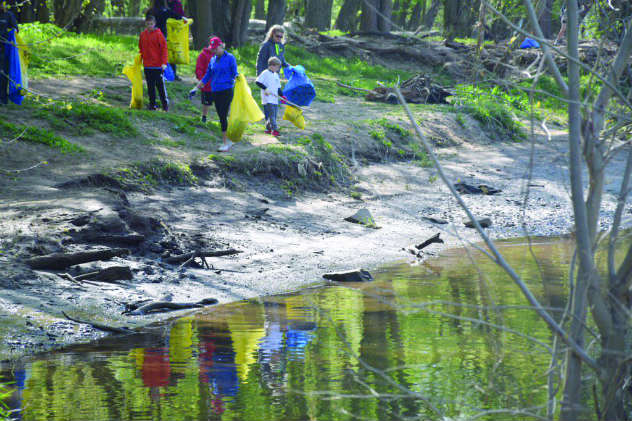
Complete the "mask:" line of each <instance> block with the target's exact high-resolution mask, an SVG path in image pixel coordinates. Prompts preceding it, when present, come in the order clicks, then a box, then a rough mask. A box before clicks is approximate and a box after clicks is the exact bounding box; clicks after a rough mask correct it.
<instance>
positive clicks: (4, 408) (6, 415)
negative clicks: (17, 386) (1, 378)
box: [0, 382, 14, 421]
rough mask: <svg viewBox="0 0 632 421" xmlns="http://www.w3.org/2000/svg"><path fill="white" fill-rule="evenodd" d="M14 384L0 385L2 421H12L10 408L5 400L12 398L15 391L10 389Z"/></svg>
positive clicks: (0, 417) (0, 414) (0, 415)
mask: <svg viewBox="0 0 632 421" xmlns="http://www.w3.org/2000/svg"><path fill="white" fill-rule="evenodd" d="M13 383H14V382H6V383H0V421H8V420H10V419H11V413H10V412H9V406H8V405H7V404H6V403H5V400H6V399H8V398H9V397H11V395H12V394H13V390H12V389H10V388H9V386H10V385H12V384H13Z"/></svg>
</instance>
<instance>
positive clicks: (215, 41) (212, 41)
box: [208, 37, 222, 50]
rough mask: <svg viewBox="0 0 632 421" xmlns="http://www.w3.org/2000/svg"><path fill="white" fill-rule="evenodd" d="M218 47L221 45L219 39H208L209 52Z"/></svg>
mask: <svg viewBox="0 0 632 421" xmlns="http://www.w3.org/2000/svg"><path fill="white" fill-rule="evenodd" d="M220 45H222V40H221V39H219V37H213V38H211V39H210V41H209V42H208V47H209V48H210V49H211V50H214V49H216V48H217V47H219V46H220Z"/></svg>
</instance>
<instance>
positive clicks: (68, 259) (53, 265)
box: [26, 248, 130, 270]
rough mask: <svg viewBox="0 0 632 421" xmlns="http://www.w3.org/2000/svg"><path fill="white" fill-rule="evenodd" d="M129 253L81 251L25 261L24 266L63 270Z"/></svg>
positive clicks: (126, 251) (118, 249)
mask: <svg viewBox="0 0 632 421" xmlns="http://www.w3.org/2000/svg"><path fill="white" fill-rule="evenodd" d="M129 253H130V251H129V249H125V248H112V249H104V250H96V251H82V252H77V253H53V254H47V255H45V256H38V257H32V258H30V259H27V260H26V264H27V265H29V266H30V267H31V268H32V269H49V270H63V269H66V268H68V267H70V266H74V265H79V264H81V263H88V262H94V261H98V260H109V259H111V258H112V257H120V256H125V255H127V254H129Z"/></svg>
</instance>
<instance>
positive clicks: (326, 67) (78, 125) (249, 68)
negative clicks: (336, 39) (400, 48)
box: [0, 24, 556, 193]
mask: <svg viewBox="0 0 632 421" xmlns="http://www.w3.org/2000/svg"><path fill="white" fill-rule="evenodd" d="M22 36H23V37H24V39H25V41H26V42H28V43H29V44H31V64H30V70H29V71H30V77H31V78H33V79H38V78H58V79H63V78H67V77H73V76H92V77H95V78H97V77H105V78H108V77H109V78H111V77H114V76H117V75H120V71H121V69H122V67H123V65H124V64H125V63H126V62H130V61H132V60H133V58H134V56H135V55H136V54H137V38H136V37H132V36H96V35H90V34H86V35H78V34H74V33H68V32H64V31H62V30H60V29H59V28H57V27H55V26H53V25H41V24H33V25H24V26H23V28H22ZM232 53H233V54H234V55H235V56H236V58H237V61H238V63H239V71H240V73H242V74H245V75H246V76H254V69H255V60H256V54H257V46H256V45H246V46H243V47H241V48H239V49H236V50H232ZM287 55H288V57H291V58H292V62H293V63H300V64H302V65H303V66H305V68H306V69H308V74H309V76H310V77H311V78H312V80H313V81H314V83H315V85H316V89H317V93H318V97H317V101H320V102H325V103H335V101H336V98H337V97H338V98H340V96H341V95H351V96H355V95H358V94H357V93H355V92H352V91H349V90H346V89H343V88H339V87H338V86H336V84H335V82H336V80H338V79H344V81H345V83H351V84H353V85H355V86H358V87H364V88H372V87H374V86H375V84H376V81H380V82H382V83H385V84H392V83H394V82H395V81H396V80H397V79H398V78H399V79H400V80H405V79H406V78H408V77H409V76H411V75H410V74H409V73H407V72H404V71H395V72H393V71H392V70H389V69H385V68H382V67H380V66H373V65H368V64H367V63H365V62H362V61H360V60H357V59H347V58H339V57H335V58H334V57H324V58H323V57H320V56H317V55H315V54H312V53H310V52H308V51H306V50H303V49H301V48H297V47H294V46H292V45H289V46H288V48H287ZM191 57H192V63H191V64H189V65H181V66H179V70H178V72H179V73H180V74H182V75H192V74H193V69H194V62H195V57H197V52H195V51H194V52H192V53H191ZM189 88H190V86H189V84H185V83H173V84H170V85H169V88H168V90H169V95H170V96H171V97H172V98H177V100H176V101H173V102H172V107H171V109H170V112H169V113H168V114H167V113H161V112H149V111H144V110H129V109H128V108H127V106H126V105H127V103H128V101H129V88H128V87H125V86H117V87H114V86H105V87H104V89H87V90H86V91H85V92H84V93H83V95H82V97H81V98H80V100H78V99H77V98H74V99H72V98H65V99H64V98H60V97H58V96H50V97H46V96H38V95H30V96H28V97H27V98H26V99H25V101H24V104H23V106H22V108H21V109H20V111H21V113H22V114H21V115H23V116H24V118H23V120H24V121H25V124H16V123H15V122H11V121H9V120H10V118H9V117H7V118H4V117H0V124H2V126H3V127H5V128H6V129H8V132H9V133H10V135H12V136H16V135H17V134H19V133H20V132H21V131H22V130H24V128H25V127H28V130H27V131H26V132H25V133H26V134H27V135H25V136H23V140H27V141H36V142H40V143H45V144H47V145H48V146H51V147H54V148H57V149H59V150H61V151H62V152H64V153H74V154H77V153H78V154H82V153H83V154H86V153H97V154H98V151H96V150H95V148H94V145H93V147H92V149H90V148H88V152H86V151H85V148H84V146H85V145H84V146H82V145H81V143H83V140H85V139H86V138H87V137H90V136H95V135H103V136H105V137H106V138H108V139H110V140H111V141H112V142H114V144H115V145H119V146H122V145H123V143H124V142H129V141H133V142H135V143H137V144H139V145H145V146H147V148H153V150H155V152H154V153H153V156H152V160H151V162H150V164H147V162H142V160H141V161H138V162H137V161H135V160H133V159H129V160H127V161H122V162H120V166H116V167H112V168H111V169H110V170H109V172H110V173H111V174H112V175H114V176H115V177H118V178H120V179H131V180H132V182H131V185H133V184H136V185H139V186H141V187H142V186H147V185H153V184H156V183H159V182H161V181H168V182H171V183H177V184H181V183H184V184H186V183H192V182H195V177H194V176H193V175H192V174H191V171H190V168H189V166H188V164H189V163H190V162H191V161H192V159H191V157H195V158H196V159H195V160H197V161H209V160H210V161H214V164H215V165H217V166H219V167H220V168H221V169H222V170H224V171H227V172H237V173H241V174H245V175H248V176H251V175H258V174H267V175H271V176H274V177H276V178H277V179H279V180H280V186H281V187H282V188H283V189H284V190H286V192H288V193H292V192H294V191H296V190H297V189H300V188H302V187H308V186H309V187H317V188H318V187H327V186H337V187H340V186H344V185H347V184H348V183H349V180H350V176H349V172H348V170H347V167H346V162H348V159H349V151H348V150H347V149H346V148H345V145H344V144H341V142H340V140H339V139H335V138H332V137H330V134H331V131H329V132H328V131H327V130H326V129H327V127H328V126H332V127H333V126H334V125H338V126H337V127H340V124H343V131H351V132H355V133H357V134H358V136H364V137H365V138H366V139H368V142H369V143H371V142H372V143H374V145H369V146H370V148H369V149H368V150H372V151H373V152H371V153H366V154H365V156H364V158H365V159H369V160H371V159H378V160H379V159H400V160H409V161H413V162H415V163H417V164H419V165H428V164H429V163H428V161H427V159H426V158H425V154H424V153H423V151H421V150H420V148H419V147H418V145H417V142H416V141H414V139H412V138H411V136H410V135H409V132H408V130H406V129H403V128H402V127H400V126H399V125H398V124H397V122H396V121H397V120H401V115H400V114H401V113H400V114H398V111H393V108H392V107H391V108H388V109H389V112H388V113H387V114H384V113H383V112H381V111H380V110H379V109H378V111H377V112H374V113H373V114H374V115H378V116H379V114H380V113H382V114H383V115H382V116H379V117H382V118H372V119H371V118H367V119H363V120H359V121H348V122H345V121H344V120H343V119H341V118H337V119H336V120H335V121H332V122H327V121H320V122H317V121H316V122H313V123H314V124H313V125H312V128H311V130H308V131H306V132H303V133H301V132H298V130H294V129H287V130H286V136H284V137H283V138H282V143H281V144H273V145H261V146H257V147H253V148H245V149H244V150H243V151H240V152H239V153H237V152H235V153H233V154H232V155H229V156H220V155H216V154H211V155H208V152H209V151H211V150H213V149H214V146H215V145H216V143H217V142H218V136H219V127H218V124H217V123H210V124H208V125H203V124H202V123H200V122H199V120H198V116H199V112H200V111H199V104H198V103H191V102H189V101H186V100H182V98H184V97H185V95H186V92H187V91H188V89H189ZM251 89H252V92H253V96H254V97H255V99H257V100H258V96H259V89H256V88H255V87H254V85H251ZM458 93H459V94H458V96H457V98H456V100H455V105H451V106H423V105H418V106H415V107H414V110H415V111H416V112H423V111H424V110H429V109H432V110H435V111H440V112H445V113H451V114H455V115H457V121H460V120H459V118H458V116H459V115H460V113H468V114H470V115H471V116H472V117H474V118H475V119H477V120H479V121H480V122H481V123H482V124H483V125H485V126H486V127H488V128H489V130H494V131H499V132H500V133H502V134H504V135H505V136H507V137H509V138H511V137H513V138H514V139H516V140H519V139H520V138H521V137H522V134H521V133H522V128H521V127H520V124H519V123H517V119H516V115H522V116H524V115H526V113H527V112H528V111H529V110H530V106H529V102H528V99H527V97H526V95H524V94H521V93H520V92H518V91H517V90H515V91H507V90H502V89H499V88H495V89H491V88H480V87H472V86H460V87H459V88H458ZM547 105H549V106H550V107H551V108H553V107H554V106H555V105H556V104H549V103H545V106H547ZM378 107H379V106H378ZM369 108H370V107H369V106H368V105H367V109H369ZM539 112H540V111H539ZM541 112H547V110H546V109H544V110H543V111H541ZM369 114H370V113H369ZM369 114H367V115H369ZM211 116H212V119H214V118H213V117H214V114H211ZM384 116H386V117H387V118H384ZM343 118H344V117H343ZM394 121H395V122H394ZM35 126H36V127H35ZM262 129H263V128H262V125H261V124H260V123H258V124H254V125H251V126H250V127H249V128H248V130H247V131H246V139H245V140H246V142H248V140H249V139H250V138H251V136H252V135H254V134H255V133H260V132H261V131H262ZM319 130H320V131H319ZM97 148H98V146H97ZM165 151H169V152H170V153H164V152H165ZM180 152H182V153H180ZM132 155H133V154H132ZM174 157H176V158H174ZM360 158H361V159H362V158H363V156H360ZM79 159H81V158H79ZM144 161H147V159H145V160H144ZM319 162H320V163H322V164H323V165H322V166H320V167H319V166H317V165H314V164H313V163H319ZM300 167H302V168H303V169H302V170H300V169H298V168H300Z"/></svg>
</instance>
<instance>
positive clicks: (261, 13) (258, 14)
mask: <svg viewBox="0 0 632 421" xmlns="http://www.w3.org/2000/svg"><path fill="white" fill-rule="evenodd" d="M265 18H266V2H265V0H257V2H256V3H255V19H261V20H263V19H265Z"/></svg>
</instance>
